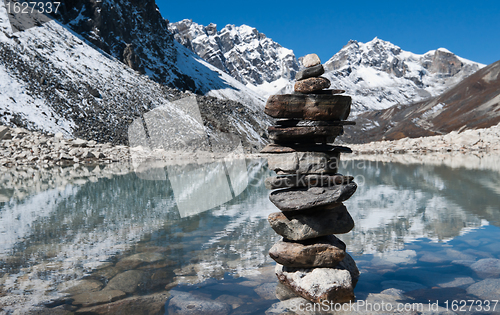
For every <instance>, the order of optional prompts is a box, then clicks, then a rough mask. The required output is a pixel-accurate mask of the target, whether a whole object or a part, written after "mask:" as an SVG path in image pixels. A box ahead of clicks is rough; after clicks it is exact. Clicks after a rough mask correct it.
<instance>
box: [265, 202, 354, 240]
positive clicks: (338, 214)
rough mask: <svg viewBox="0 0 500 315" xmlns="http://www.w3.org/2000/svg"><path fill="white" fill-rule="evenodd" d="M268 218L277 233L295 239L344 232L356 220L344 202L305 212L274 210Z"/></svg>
mask: <svg viewBox="0 0 500 315" xmlns="http://www.w3.org/2000/svg"><path fill="white" fill-rule="evenodd" d="M267 220H268V221H269V224H270V225H271V227H272V228H273V230H274V231H275V232H276V233H278V234H279V235H281V236H283V237H284V238H286V239H289V240H294V241H300V240H306V239H310V238H315V237H320V236H325V235H330V234H344V233H348V232H349V231H351V230H352V229H353V228H354V220H353V219H352V217H351V215H350V214H349V212H348V211H347V208H346V207H345V206H344V205H343V204H341V205H339V206H338V207H335V208H325V209H321V208H320V209H318V210H310V211H308V212H307V213H305V214H302V213H298V214H295V213H293V212H286V213H283V212H274V213H271V214H270V215H269V216H268V218H267Z"/></svg>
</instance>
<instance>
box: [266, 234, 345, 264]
mask: <svg viewBox="0 0 500 315" xmlns="http://www.w3.org/2000/svg"><path fill="white" fill-rule="evenodd" d="M345 255H346V253H345V244H344V243H343V242H342V241H341V240H339V239H338V238H336V237H335V236H333V235H330V236H325V237H319V238H315V239H310V240H307V241H301V242H288V241H286V240H283V241H280V242H278V243H276V244H274V246H273V247H271V249H270V250H269V256H271V258H272V259H274V260H275V261H276V262H277V263H279V264H282V265H283V266H286V267H298V268H313V267H325V268H326V267H329V268H331V267H335V266H337V265H338V264H339V262H340V261H342V260H343V259H344V257H345Z"/></svg>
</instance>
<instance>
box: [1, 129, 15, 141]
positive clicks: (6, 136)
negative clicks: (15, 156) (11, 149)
mask: <svg viewBox="0 0 500 315" xmlns="http://www.w3.org/2000/svg"><path fill="white" fill-rule="evenodd" d="M10 139H12V134H11V132H10V129H9V127H6V126H0V140H10Z"/></svg>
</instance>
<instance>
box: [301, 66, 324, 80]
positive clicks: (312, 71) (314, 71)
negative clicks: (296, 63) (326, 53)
mask: <svg viewBox="0 0 500 315" xmlns="http://www.w3.org/2000/svg"><path fill="white" fill-rule="evenodd" d="M323 73H325V68H323V65H322V64H319V65H316V66H312V67H309V68H305V69H304V70H301V71H299V72H297V74H296V75H295V80H297V81H300V80H304V79H307V78H312V77H319V76H320V75H322V74H323Z"/></svg>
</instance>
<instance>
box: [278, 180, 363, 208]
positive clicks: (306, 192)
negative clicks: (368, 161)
mask: <svg viewBox="0 0 500 315" xmlns="http://www.w3.org/2000/svg"><path fill="white" fill-rule="evenodd" d="M356 188H357V185H356V184H355V183H349V184H346V185H338V186H332V187H311V188H299V189H297V188H288V189H283V190H276V191H273V192H272V193H271V194H270V195H269V200H271V202H272V203H273V204H274V205H275V206H276V207H278V209H280V210H281V211H298V210H307V209H311V208H315V207H321V206H328V205H331V206H332V207H335V206H338V205H339V204H340V203H341V202H343V201H345V200H347V199H349V198H350V197H351V196H352V194H354V192H355V191H356Z"/></svg>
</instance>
